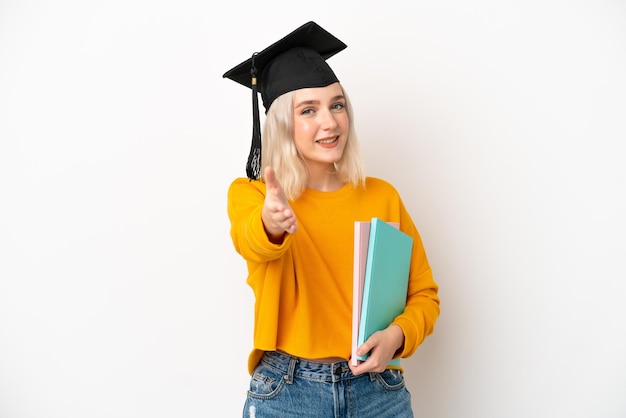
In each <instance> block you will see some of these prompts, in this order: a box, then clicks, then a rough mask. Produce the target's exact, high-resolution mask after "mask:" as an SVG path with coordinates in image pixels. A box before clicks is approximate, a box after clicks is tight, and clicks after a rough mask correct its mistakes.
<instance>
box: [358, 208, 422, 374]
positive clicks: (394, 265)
mask: <svg viewBox="0 0 626 418" xmlns="http://www.w3.org/2000/svg"><path fill="white" fill-rule="evenodd" d="M399 227H400V226H399V224H398V223H393V222H384V221H382V220H380V219H378V218H372V220H371V221H357V222H355V223H354V278H353V280H354V283H353V309H352V357H351V359H350V362H351V364H352V365H357V364H358V362H359V361H363V360H365V359H367V357H368V354H365V355H363V356H357V354H356V350H357V348H358V347H359V346H360V345H361V344H363V343H364V342H365V341H366V340H367V339H368V338H369V337H370V336H371V335H372V334H373V333H374V332H376V331H380V330H383V329H385V328H387V327H388V326H389V325H390V324H391V323H392V322H393V320H394V319H395V318H396V317H397V316H398V315H400V314H401V313H402V312H403V311H404V307H405V305H406V295H407V290H408V284H409V269H410V265H411V252H412V250H413V238H412V237H411V236H410V235H407V234H405V233H404V232H402V231H400V229H399ZM399 364H400V360H399V359H394V360H392V361H391V362H390V365H396V366H397V365H399Z"/></svg>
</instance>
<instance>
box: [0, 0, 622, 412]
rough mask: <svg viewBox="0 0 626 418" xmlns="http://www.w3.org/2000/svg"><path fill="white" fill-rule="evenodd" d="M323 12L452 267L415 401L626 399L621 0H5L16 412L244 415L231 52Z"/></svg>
mask: <svg viewBox="0 0 626 418" xmlns="http://www.w3.org/2000/svg"><path fill="white" fill-rule="evenodd" d="M245 3H248V4H245ZM409 4H410V5H409ZM308 20H315V21H317V22H318V23H319V24H320V25H322V26H323V27H325V28H326V29H328V30H329V31H330V32H331V33H333V34H335V35H337V36H338V37H339V38H340V39H342V40H343V41H344V42H346V43H347V44H348V49H347V50H346V51H344V52H342V53H341V54H339V55H337V56H335V57H333V58H331V60H330V61H329V62H330V63H331V65H332V66H333V68H334V69H335V71H336V73H337V74H338V76H339V78H340V80H341V81H342V82H343V84H344V86H345V88H346V89H347V91H348V93H349V94H350V96H351V98H352V100H353V102H354V106H355V109H356V121H355V123H356V126H357V130H358V132H359V134H360V137H361V141H362V143H363V147H364V149H365V153H366V159H367V164H368V174H369V175H373V176H378V177H383V178H385V179H387V180H389V181H391V182H392V183H393V184H395V185H396V187H397V188H398V189H399V190H400V192H401V194H402V196H403V198H404V200H405V203H406V205H407V207H408V208H409V210H410V211H411V213H412V215H413V218H414V220H415V222H416V224H417V225H418V227H419V229H420V231H421V233H422V235H423V239H424V242H425V245H426V248H427V251H428V254H429V258H430V261H431V264H432V267H433V270H434V273H435V276H436V279H437V280H438V282H439V284H440V286H441V298H442V306H441V307H442V313H441V317H440V320H439V322H438V323H437V327H436V331H435V334H433V335H432V336H431V337H429V339H428V340H427V341H426V342H425V343H424V344H423V345H422V347H421V348H420V349H419V350H418V352H417V353H416V354H415V355H414V356H413V357H412V358H410V359H408V360H405V361H404V362H403V365H404V367H405V368H406V371H407V382H408V386H409V389H410V390H411V392H412V396H413V404H414V409H415V412H416V416H418V417H432V418H451V417H452V418H458V417H463V418H502V417H507V418H508V417H530V416H532V417H568V418H573V417H589V418H609V417H616V418H617V417H624V416H625V415H626V397H625V393H626V359H625V355H624V353H626V342H625V337H626V326H625V325H624V319H625V318H626V302H625V300H626V285H625V282H626V268H625V267H624V262H625V255H626V251H625V250H626V246H625V244H624V235H625V233H626V223H625V221H624V215H625V214H626V198H625V195H626V193H625V190H626V174H625V173H626V170H625V168H624V160H625V158H624V157H625V156H626V151H624V149H623V144H624V140H625V139H626V127H625V119H626V5H625V3H624V2H622V1H618V0H613V1H609V0H587V1H582V0H578V1H577V0H573V1H565V0H563V1H558V0H542V1H538V0H530V1H496V0H476V1H472V2H464V1H459V0H457V1H451V0H444V1H437V2H435V1H429V2H426V1H421V0H417V1H414V2H410V3H409V2H406V3H405V2H399V1H398V2H394V1H386V2H379V1H377V2H367V1H358V2H357V1H344V2H337V1H322V0H320V1H316V2H305V3H302V2H292V1H284V2H278V1H274V2H272V1H269V2H268V1H266V2H241V1H240V2H226V3H224V2H218V3H214V2H209V1H199V0H177V1H165V0H157V1H148V0H123V1H122V0H112V1H101V2H94V1H91V2H86V1H79V0H75V1H71V0H58V1H54V2H46V1H34V0H0V417H2V418H40V417H46V418H56V417H63V418H85V417H90V418H99V417H106V418H111V417H124V418H125V417H138V418H143V417H151V418H165V417H168V418H169V417H186V418H191V417H216V416H219V417H237V416H240V414H241V410H242V405H243V401H244V397H245V392H246V389H247V385H248V374H247V369H246V361H247V355H248V352H249V350H250V348H251V335H252V326H251V325H252V304H253V299H252V294H251V291H250V289H249V288H248V287H247V286H246V284H245V274H246V272H245V266H244V264H243V261H242V260H241V259H240V257H239V256H238V255H237V254H236V253H235V252H234V250H233V247H232V244H231V241H230V237H229V222H228V218H227V215H226V190H227V187H228V186H229V184H230V182H231V181H232V180H233V179H234V178H235V177H237V176H244V175H245V171H244V166H245V160H246V157H247V152H248V149H249V146H250V137H251V131H252V128H251V110H250V108H251V103H250V92H249V90H247V89H245V88H244V87H242V86H240V85H238V84H236V83H233V82H231V81H229V80H226V79H223V78H222V74H223V73H224V72H225V71H226V70H228V69H230V68H231V67H232V66H234V65H236V64H238V63H239V62H241V61H243V60H245V59H246V58H248V57H249V56H250V55H251V53H252V52H255V51H258V50H260V49H263V48H264V47H266V46H267V45H269V44H270V43H272V42H274V41H275V40H277V39H279V38H280V37H282V36H283V35H285V34H287V33H288V32H290V31H291V30H293V29H295V28H296V27H298V26H299V25H300V24H302V23H305V22H306V21H308Z"/></svg>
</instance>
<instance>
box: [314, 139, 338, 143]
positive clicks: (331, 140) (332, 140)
mask: <svg viewBox="0 0 626 418" xmlns="http://www.w3.org/2000/svg"><path fill="white" fill-rule="evenodd" d="M336 140H337V138H332V139H326V140H324V141H317V142H318V143H320V144H332V143H333V142H335V141H336Z"/></svg>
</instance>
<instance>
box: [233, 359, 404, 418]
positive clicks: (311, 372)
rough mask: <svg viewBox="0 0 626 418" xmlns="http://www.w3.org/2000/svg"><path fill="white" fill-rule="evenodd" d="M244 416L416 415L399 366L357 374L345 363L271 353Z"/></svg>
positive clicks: (376, 417) (400, 417)
mask: <svg viewBox="0 0 626 418" xmlns="http://www.w3.org/2000/svg"><path fill="white" fill-rule="evenodd" d="M243 417H244V418H267V417H273V418H289V417H297V418H307V417H310V418H340V417H344V418H357V417H358V418H370V417H371V418H385V417H388V418H412V417H413V411H412V410H411V395H410V394H409V392H408V390H407V389H406V387H405V384H404V377H403V376H402V373H400V371H398V370H391V369H388V370H386V371H384V372H383V373H365V374H363V375H360V376H355V375H353V374H352V372H351V371H350V368H349V367H348V363H347V362H345V361H342V362H338V363H318V362H315V361H309V360H303V359H300V358H297V357H292V356H290V355H287V354H283V353H280V352H276V351H271V352H266V353H265V354H264V355H263V358H262V359H261V361H260V362H259V364H258V365H257V367H256V368H255V370H254V373H253V375H252V378H251V380H250V390H249V391H248V397H247V399H246V403H245V406H244V410H243Z"/></svg>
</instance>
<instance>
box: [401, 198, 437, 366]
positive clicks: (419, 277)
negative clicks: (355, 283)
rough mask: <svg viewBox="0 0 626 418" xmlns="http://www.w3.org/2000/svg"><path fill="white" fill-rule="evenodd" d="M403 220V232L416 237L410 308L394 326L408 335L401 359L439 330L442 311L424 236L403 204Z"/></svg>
mask: <svg viewBox="0 0 626 418" xmlns="http://www.w3.org/2000/svg"><path fill="white" fill-rule="evenodd" d="M400 217H401V219H400V225H401V229H402V230H403V231H404V232H406V233H407V234H409V235H411V236H412V237H413V254H412V259H411V268H410V272H409V287H408V292H407V303H406V307H405V309H404V312H403V313H402V314H401V315H399V316H398V317H396V319H395V320H394V322H393V323H394V324H396V325H398V326H400V328H402V331H403V332H404V347H403V348H402V351H401V353H399V357H409V356H411V355H412V354H413V353H414V352H415V350H417V347H418V346H419V345H420V344H421V343H422V342H423V341H424V339H425V338H426V337H427V336H428V335H430V334H432V333H433V331H434V329H435V322H436V321H437V318H438V317H439V312H440V308H439V296H438V290H439V288H438V285H437V283H436V282H435V281H434V279H433V274H432V270H431V268H430V265H429V263H428V258H427V257H426V251H425V249H424V245H423V243H422V239H421V237H420V234H419V232H418V230H417V228H416V227H415V224H414V223H413V220H412V219H411V217H410V215H409V213H408V212H407V210H406V209H405V207H404V204H403V203H402V202H400Z"/></svg>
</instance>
